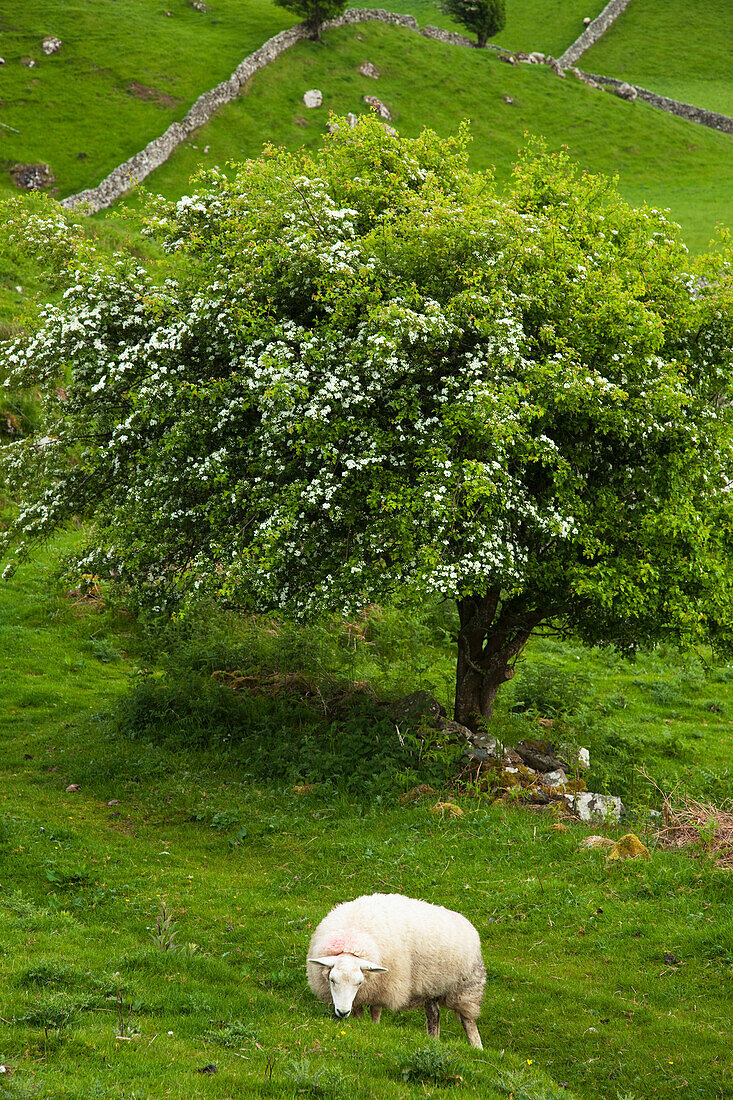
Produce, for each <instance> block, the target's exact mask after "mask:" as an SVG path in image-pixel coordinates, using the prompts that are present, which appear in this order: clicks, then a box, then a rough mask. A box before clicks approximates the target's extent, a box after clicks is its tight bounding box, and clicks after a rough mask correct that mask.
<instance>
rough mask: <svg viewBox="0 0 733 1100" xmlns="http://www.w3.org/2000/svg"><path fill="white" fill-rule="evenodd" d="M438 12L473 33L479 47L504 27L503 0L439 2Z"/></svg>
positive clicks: (444, 0)
mask: <svg viewBox="0 0 733 1100" xmlns="http://www.w3.org/2000/svg"><path fill="white" fill-rule="evenodd" d="M440 10H441V11H442V12H443V13H444V14H445V15H449V16H450V17H451V18H452V19H455V21H456V22H457V23H462V24H463V26H464V27H468V29H469V30H471V31H473V32H474V34H475V35H476V37H477V39H478V45H479V46H481V47H483V46H485V45H486V43H487V41H488V40H489V38H493V37H494V35H495V34H498V33H499V31H503V30H504V27H505V26H506V8H505V3H504V0H440Z"/></svg>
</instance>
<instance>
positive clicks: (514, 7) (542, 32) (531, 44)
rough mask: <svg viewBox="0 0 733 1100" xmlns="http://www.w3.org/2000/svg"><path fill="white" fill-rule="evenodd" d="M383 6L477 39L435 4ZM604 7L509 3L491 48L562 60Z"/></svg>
mask: <svg viewBox="0 0 733 1100" xmlns="http://www.w3.org/2000/svg"><path fill="white" fill-rule="evenodd" d="M357 6H358V5H356V4H354V7H357ZM362 6H363V7H366V6H367V5H366V4H364V5H362ZM384 6H385V7H386V8H387V9H388V10H389V11H396V12H402V13H405V14H408V15H414V16H415V18H416V19H417V21H418V22H419V23H420V26H422V27H424V26H425V25H426V24H427V23H432V25H433V26H434V27H445V28H446V30H452V31H458V32H459V33H460V34H465V35H467V36H468V37H469V38H472V37H474V36H473V35H472V34H471V32H470V31H469V30H467V28H466V27H463V26H461V24H459V23H455V22H454V21H453V20H452V19H449V18H448V17H447V16H445V15H443V13H442V12H441V10H440V8H439V7H438V5H437V3H435V0H390V2H387V0H384ZM604 7H605V5H604V3H603V0H507V3H506V26H505V27H504V30H503V31H501V33H500V34H497V35H496V37H495V38H494V39H492V44H493V45H496V46H503V47H504V48H505V49H507V50H524V52H525V53H531V52H532V51H533V50H540V51H541V52H542V53H548V54H552V55H553V57H559V56H560V54H561V53H563V52H564V51H565V50H566V49H567V48H568V46H569V45H570V44H571V42H574V41H575V39H576V38H577V37H578V35H579V34H582V33H583V30H584V27H583V19H584V18H585V17H586V16H588V17H589V18H591V19H595V17H596V16H597V15H598V14H599V12H601V11H602V10H603V8H604Z"/></svg>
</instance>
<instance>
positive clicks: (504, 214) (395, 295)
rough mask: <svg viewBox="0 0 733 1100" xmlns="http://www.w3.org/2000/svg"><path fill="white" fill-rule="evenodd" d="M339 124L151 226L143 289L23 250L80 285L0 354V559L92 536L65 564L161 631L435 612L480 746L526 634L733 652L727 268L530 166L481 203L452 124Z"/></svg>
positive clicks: (461, 714)
mask: <svg viewBox="0 0 733 1100" xmlns="http://www.w3.org/2000/svg"><path fill="white" fill-rule="evenodd" d="M335 121H336V129H335V131H334V133H333V134H331V135H330V137H329V138H328V139H327V140H326V143H325V147H324V148H323V149H321V150H319V151H318V152H317V153H315V154H310V153H297V154H291V153H287V152H284V151H282V150H277V149H274V148H267V149H265V151H264V152H263V154H262V155H261V156H260V157H259V158H258V159H257V160H253V161H250V162H248V163H246V164H243V165H241V166H239V167H238V169H237V171H236V175H234V177H233V178H231V179H229V178H227V177H226V176H225V175H224V174H223V173H221V172H220V171H218V170H212V171H209V172H206V173H204V174H202V175H201V176H200V177H198V179H197V181H196V185H195V189H194V192H193V193H192V194H191V195H189V196H186V197H184V198H182V199H181V200H179V201H178V202H176V203H169V202H166V201H164V200H162V199H161V200H151V201H152V205H151V208H150V211H149V215H148V218H149V227H150V228H149V232H150V233H152V234H153V235H155V236H156V237H157V239H158V240H160V241H161V242H162V244H163V246H164V248H165V250H166V251H167V253H168V254H169V256H170V258H171V266H170V269H169V270H168V271H166V272H165V277H162V276H160V275H159V274H158V273H156V272H155V271H152V272H151V271H148V270H145V269H143V268H142V267H140V266H137V265H136V264H135V263H134V262H132V261H130V260H129V259H127V260H126V259H117V260H115V261H114V262H107V261H105V260H104V258H103V257H99V256H96V255H94V254H92V253H90V251H89V247H88V245H87V244H83V245H80V246H79V248H77V249H76V253H75V254H74V240H75V239H76V238H75V237H74V231H73V229H71V228H69V227H68V226H67V225H66V224H65V222H64V219H63V218H62V217H61V215H60V214H58V213H57V212H56V211H53V210H51V207H50V206H49V213H48V215H47V216H45V217H44V216H42V215H35V221H34V222H33V224H32V225H31V224H30V223H28V224H26V226H25V229H24V236H25V240H26V242H27V245H28V247H33V244H34V242H36V246H37V247H38V249H39V250H40V251H43V249H45V248H50V249H52V250H53V252H54V255H56V256H64V255H66V254H67V253H70V254H72V259H71V269H70V270H71V272H72V281H71V284H70V285H69V287H68V289H67V290H66V292H65V295H64V298H63V300H62V301H61V302H60V303H59V304H58V305H54V306H50V307H48V308H47V309H46V310H45V312H44V314H43V315H42V319H41V323H40V327H39V329H38V331H37V332H35V333H34V334H33V335H31V336H30V337H29V338H27V339H21V340H18V341H16V343H15V344H14V345H13V346H12V347H11V349H10V353H9V358H10V362H11V363H12V364H13V370H12V372H11V382H12V384H13V385H15V386H20V385H22V384H24V385H33V386H34V387H37V388H39V389H40V391H41V392H42V394H43V396H44V402H45V423H44V426H43V429H42V433H37V434H36V436H35V437H31V438H30V439H29V440H26V441H19V442H16V443H14V444H13V445H11V446H8V447H5V448H4V449H3V451H2V452H1V453H2V462H3V467H4V473H5V476H6V478H7V481H8V484H9V486H10V488H11V490H12V491H13V492H14V493H15V494H16V496H17V497H18V498H19V499H20V500H21V505H20V508H19V511H18V514H17V517H16V518H15V520H14V522H13V523H12V525H11V527H10V529H9V530H8V531H7V532H6V533H5V534H4V535H3V536H2V538H3V542H4V545H5V550H6V551H7V552H10V551H11V547H12V546H13V545H14V544H15V543H18V545H17V547H16V548H15V554H16V555H18V554H22V553H23V544H24V543H25V542H27V541H28V540H33V539H34V538H45V537H47V536H48V535H50V534H51V533H52V532H53V531H54V530H55V529H56V528H57V527H59V526H60V525H63V524H64V523H66V522H67V521H68V520H69V519H70V518H71V517H72V516H75V515H76V516H81V517H82V518H83V519H85V520H87V521H88V522H89V523H90V524H91V526H90V527H89V529H88V535H89V537H88V544H87V546H86V547H85V548H84V549H83V550H82V551H81V552H80V554H79V555H78V559H77V566H78V568H79V569H80V570H82V571H84V572H87V573H93V574H97V575H100V576H103V577H112V578H115V579H116V580H117V581H118V582H119V583H121V584H122V585H124V586H125V587H126V589H127V591H128V592H131V593H134V594H136V596H137V598H138V599H140V600H141V601H144V602H146V603H147V604H149V605H150V606H152V607H154V608H157V609H159V610H165V609H168V610H170V609H173V608H176V607H180V606H181V604H185V603H186V601H189V600H191V599H195V597H196V594H204V593H205V594H206V595H207V597H208V598H212V599H216V600H218V601H221V602H222V603H224V604H227V605H229V606H236V607H242V608H252V609H262V610H272V609H276V610H278V611H279V613H281V614H288V615H294V616H300V617H306V616H314V615H319V614H321V613H324V612H333V611H336V612H339V613H343V614H350V613H352V612H353V611H354V610H356V609H360V608H362V607H363V606H365V605H366V604H367V603H370V602H372V601H384V600H388V599H390V598H392V597H393V596H395V595H396V594H399V593H404V592H408V593H410V594H411V596H412V597H413V598H418V599H428V598H429V599H433V598H436V597H439V598H448V599H453V600H455V601H456V602H457V605H458V610H459V614H460V623H461V628H460V635H459V639H458V673H457V691H456V715H457V717H458V718H459V720H461V721H464V722H466V723H468V724H476V722H478V721H480V720H481V719H482V718H484V719H485V718H487V717H488V716H490V714H491V710H492V705H493V700H494V696H495V695H496V691H497V690H498V689H499V687H500V686H501V684H502V683H503V682H504V681H506V680H507V679H509V678H510V677H511V676H512V674H513V667H514V663H515V661H516V658H517V656H518V654H519V653H520V652H521V650H522V647H523V646H524V644H525V643H526V641H527V639H528V638H529V636H530V635H531V633H532V632H533V631H535V630H538V629H540V630H561V631H573V632H574V633H575V634H576V635H579V636H580V637H581V638H583V639H584V640H585V641H586V642H588V643H591V644H611V645H614V646H617V647H619V648H620V649H621V650H624V651H631V650H633V649H634V648H635V647H637V646H638V645H640V644H642V643H650V642H651V643H653V642H655V641H657V640H659V639H667V640H670V641H672V642H676V643H679V644H682V645H690V644H697V643H701V642H711V643H713V644H716V645H718V646H720V647H721V648H725V647H728V646H729V644H730V641H731V637H732V634H731V617H732V612H731V607H732V606H733V583H732V582H733V570H732V567H731V549H732V547H731V519H732V518H733V517H732V514H731V499H730V493H729V492H728V487H729V486H730V484H731V481H732V480H733V478H732V472H731V471H732V468H733V461H732V460H733V451H732V441H731V418H732V413H731V405H730V394H729V389H730V383H731V373H732V371H733V351H732V350H731V348H732V347H733V339H732V337H733V309H732V308H731V304H732V299H733V279H732V277H731V250H730V248H729V247H728V246H727V245H724V246H723V247H722V248H721V249H720V250H719V251H718V252H716V253H714V254H711V256H708V257H703V258H698V259H696V260H693V259H691V257H690V256H689V255H688V254H687V250H686V248H685V247H684V245H683V244H681V243H680V242H679V239H678V234H677V230H676V228H675V227H674V226H673V225H672V224H670V222H669V221H668V219H667V218H666V216H665V215H664V214H663V213H661V212H660V211H658V210H650V209H646V208H645V209H642V210H634V209H632V208H630V207H629V206H628V205H626V204H625V203H624V202H623V201H622V200H621V199H620V198H619V196H618V194H617V193H616V192H615V190H614V187H613V184H612V183H611V182H610V181H608V180H606V179H602V178H599V177H594V176H591V175H586V174H581V173H580V172H579V171H578V170H576V169H575V168H574V167H573V166H572V165H571V164H570V162H569V161H568V158H567V157H566V156H565V155H564V154H554V155H551V154H549V153H547V151H546V150H545V149H544V148H543V147H542V145H541V144H538V143H536V142H535V143H531V144H530V145H529V147H528V148H527V150H526V151H525V153H524V154H523V156H522V157H521V159H520V161H519V163H518V164H517V166H516V168H515V171H514V174H513V177H512V179H511V181H510V182H509V183H508V184H507V185H506V186H505V187H503V188H500V187H499V186H498V185H497V184H496V182H495V181H494V180H493V178H492V177H491V175H489V174H487V173H478V174H477V173H473V172H471V171H470V170H469V168H468V160H467V145H468V141H469V135H468V133H467V131H466V129H465V128H463V129H461V131H460V132H459V134H458V135H457V136H456V137H453V138H450V139H448V140H443V139H440V138H439V137H437V136H436V134H434V133H432V132H431V131H429V130H425V131H423V133H422V134H421V135H420V136H419V137H417V138H415V139H406V138H401V137H399V136H398V135H397V134H394V133H390V132H387V131H385V129H384V128H383V127H382V125H381V124H380V123H379V121H378V120H377V119H376V118H375V117H367V118H364V119H362V120H360V122H359V124H358V125H357V126H356V127H355V128H354V129H353V130H352V129H350V128H349V126H348V125H347V124H346V122H344V121H339V120H335ZM12 560H13V559H12V558H11V561H12ZM9 568H11V567H9Z"/></svg>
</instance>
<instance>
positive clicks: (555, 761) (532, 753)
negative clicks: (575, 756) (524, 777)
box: [514, 741, 567, 772]
mask: <svg viewBox="0 0 733 1100" xmlns="http://www.w3.org/2000/svg"><path fill="white" fill-rule="evenodd" d="M514 751H515V752H517V753H518V754H519V755H520V756H521V758H522V761H523V762H524V763H525V764H526V765H527V767H528V768H534V769H535V771H538V772H554V771H556V770H557V769H558V768H564V767H566V764H567V761H565V760H562V759H561V758H560V757H559V756H557V755H556V754H555V752H554V750H553V748H552V746H551V745H550V744H549V743H548V742H547V741H520V742H519V744H518V745H516V746H515V749H514Z"/></svg>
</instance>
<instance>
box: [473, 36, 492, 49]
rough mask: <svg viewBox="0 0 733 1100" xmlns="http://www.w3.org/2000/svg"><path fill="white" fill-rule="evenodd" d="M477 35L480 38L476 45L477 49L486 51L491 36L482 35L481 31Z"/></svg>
mask: <svg viewBox="0 0 733 1100" xmlns="http://www.w3.org/2000/svg"><path fill="white" fill-rule="evenodd" d="M476 33H477V37H478V42H477V43H476V46H477V48H478V49H479V50H485V49H486V43H487V42H488V40H489V36H488V35H486V34H482V33H481V31H477V32H476Z"/></svg>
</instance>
